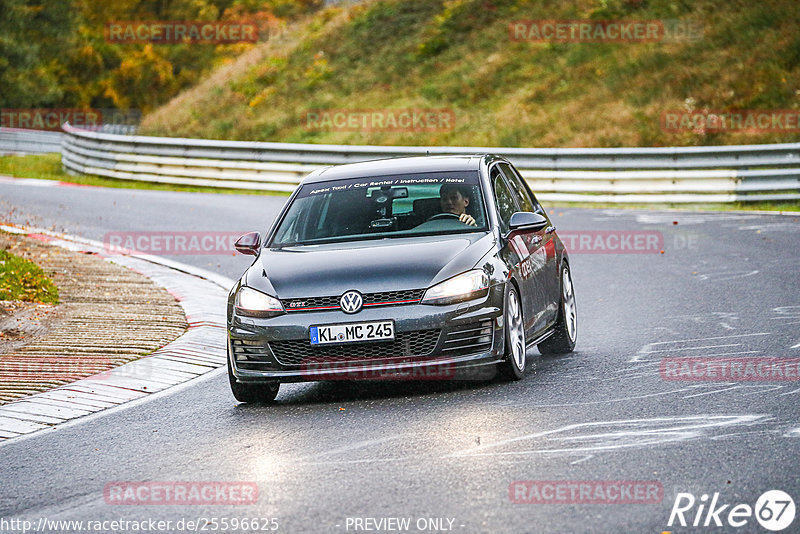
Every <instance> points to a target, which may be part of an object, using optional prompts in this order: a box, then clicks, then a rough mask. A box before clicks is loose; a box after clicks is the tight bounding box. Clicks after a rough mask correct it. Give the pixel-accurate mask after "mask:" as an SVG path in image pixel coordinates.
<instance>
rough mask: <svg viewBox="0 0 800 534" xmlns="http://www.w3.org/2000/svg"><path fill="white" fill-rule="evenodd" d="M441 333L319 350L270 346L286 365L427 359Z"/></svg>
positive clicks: (304, 345) (304, 344)
mask: <svg viewBox="0 0 800 534" xmlns="http://www.w3.org/2000/svg"><path fill="white" fill-rule="evenodd" d="M440 334H441V330H439V329H435V330H418V331H415V332H398V333H397V335H396V336H395V339H394V341H386V342H375V343H373V342H366V343H353V344H350V345H336V346H321V347H320V346H315V345H311V343H310V342H309V340H307V339H302V340H292V341H272V342H270V344H269V346H270V348H271V349H272V353H273V354H274V355H275V359H277V360H278V362H279V363H280V364H282V365H301V364H302V363H303V362H304V361H306V360H308V361H320V360H322V361H357V360H376V359H389V358H402V357H411V356H427V355H429V354H431V353H432V352H433V351H434V349H436V344H437V343H438V341H439V335H440Z"/></svg>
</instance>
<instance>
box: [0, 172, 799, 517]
mask: <svg viewBox="0 0 800 534" xmlns="http://www.w3.org/2000/svg"><path fill="white" fill-rule="evenodd" d="M284 200H285V198H284V197H261V196H230V195H210V194H189V193H187V194H183V193H163V192H151V191H130V190H119V189H117V190H114V189H101V188H74V187H32V186H27V185H24V186H23V185H11V184H0V220H3V221H10V222H15V223H20V224H23V223H27V224H31V225H37V226H43V227H54V228H55V229H56V230H59V231H67V232H70V233H73V234H77V235H81V236H84V237H89V238H92V239H99V240H102V239H103V236H104V235H105V234H106V233H107V232H122V231H124V232H137V231H168V232H173V231H236V232H239V231H241V232H244V231H248V230H263V229H266V228H267V227H268V225H269V223H270V222H271V221H272V219H273V217H274V216H275V214H276V213H277V211H278V210H279V209H280V207H281V205H282V204H283V202H284ZM551 216H552V219H553V221H554V222H555V224H556V225H557V227H558V229H559V233H562V232H563V233H565V234H567V233H568V232H570V231H573V232H574V231H577V232H580V233H581V234H586V233H589V232H600V233H594V234H591V235H592V236H596V235H608V234H603V233H602V231H642V230H643V231H650V232H657V233H659V234H658V235H660V238H659V246H660V247H661V249H663V250H664V253H663V254H661V253H660V250H650V251H646V253H638V254H629V253H626V254H620V253H608V252H606V253H598V251H597V250H596V248H595V249H594V250H593V253H590V252H589V251H588V250H583V251H576V250H573V251H572V253H571V259H572V271H573V277H574V283H575V290H576V295H577V299H578V314H579V334H578V335H579V339H578V345H577V350H576V351H575V352H574V353H573V354H571V355H569V356H562V357H547V358H543V357H540V356H539V355H538V352H537V351H536V350H535V349H532V350H530V351H529V353H528V356H529V358H530V359H531V360H532V363H531V369H530V370H529V372H528V374H527V376H526V377H525V379H524V380H522V381H521V382H515V383H503V382H499V381H491V382H475V383H430V382H423V383H400V382H392V383H325V384H298V385H288V386H286V385H284V386H283V388H282V390H281V393H280V395H279V397H278V402H277V404H276V405H273V406H248V405H241V404H237V403H236V402H235V401H234V399H233V397H232V396H231V394H230V391H229V389H228V384H227V379H226V377H225V376H224V374H223V373H220V372H218V373H214V374H213V375H212V376H211V377H210V378H206V379H202V380H201V381H198V382H197V383H192V384H190V385H189V386H188V387H183V388H179V389H178V390H176V391H174V392H171V393H169V394H166V395H154V396H152V397H151V398H149V399H147V400H146V401H144V402H140V403H136V404H134V405H132V406H129V407H125V408H123V409H118V410H112V411H111V412H108V413H105V414H102V415H100V416H96V417H92V418H89V419H87V420H83V421H79V422H77V423H76V424H72V425H69V426H66V427H63V428H61V429H59V430H57V431H53V432H50V433H40V434H37V435H34V436H33V437H30V438H27V439H19V440H13V441H11V442H8V443H7V444H5V445H2V446H0V479H2V486H0V519H9V518H17V519H19V518H26V519H30V520H31V521H34V522H35V523H38V521H39V520H40V518H47V520H51V521H52V520H76V521H84V522H87V521H96V520H114V519H121V520H128V521H133V520H135V521H142V520H148V519H154V520H163V521H168V520H169V521H172V524H171V525H170V527H171V531H180V530H178V529H177V528H176V523H177V522H178V521H180V520H181V519H183V520H184V521H188V520H194V521H196V520H198V519H199V518H206V519H211V518H217V520H218V521H221V519H222V518H226V519H227V520H228V522H229V523H230V522H231V521H232V519H234V518H237V519H241V518H245V517H246V518H262V519H269V518H276V519H277V525H278V532H365V531H371V532H391V531H393V532H397V531H409V532H419V531H423V532H436V531H438V532H444V531H447V530H445V529H446V528H449V529H451V530H452V531H455V532H465V533H466V532H537V533H538V532H542V533H545V532H546V533H551V532H564V533H571V532H598V533H599V532H653V533H659V532H662V531H674V532H768V530H765V529H764V528H763V527H761V526H760V525H759V524H758V522H757V520H756V519H755V518H754V517H750V518H746V519H747V523H746V524H745V525H744V526H742V527H740V528H738V529H736V528H733V527H731V526H725V527H723V528H713V527H711V526H709V527H703V526H702V523H703V521H705V519H706V516H705V514H703V516H702V517H701V520H700V522H699V523H700V526H698V527H692V526H688V527H686V528H682V527H680V526H679V525H677V524H673V525H672V526H671V527H670V526H668V520H669V518H670V511H671V509H672V507H673V503H674V501H675V497H676V494H678V493H681V492H683V493H692V494H693V495H694V496H695V497H696V498H697V499H698V504H699V499H700V497H701V495H703V494H707V495H710V496H711V495H713V494H714V493H715V492H718V493H719V496H718V507H719V506H721V505H723V504H729V505H730V506H729V507H728V508H727V509H726V510H725V511H724V512H723V513H722V514H720V516H719V517H720V519H721V520H722V521H723V522H725V521H727V514H728V512H729V511H730V509H731V508H732V507H733V506H735V505H736V504H740V503H744V504H749V505H750V506H753V505H755V503H756V500H757V499H758V498H759V496H760V495H761V494H762V493H764V492H765V491H767V490H772V489H778V490H783V491H785V492H787V493H788V494H789V495H790V496H792V497H793V498H794V499H795V501H797V500H798V498H800V482H799V481H798V468H797V458H798V457H800V408H798V406H799V405H800V403H798V401H800V382H798V381H796V380H789V381H765V380H760V381H746V382H731V381H721V380H712V379H708V380H703V381H674V380H665V379H664V378H663V377H662V375H661V374H660V373H659V366H660V365H661V363H662V361H664V359H665V358H676V357H704V358H715V359H728V358H800V326H798V325H800V289H799V287H800V270H799V269H798V259H799V257H800V252H798V251H800V218H798V217H788V216H769V215H759V214H745V215H742V214H726V213H709V214H692V213H668V212H652V211H644V210H626V211H621V210H592V209H556V210H552V212H551ZM675 222H677V224H674V223H675ZM604 242H605V243H608V241H607V240H606V241H604ZM568 244H569V243H568ZM578 248H580V247H578ZM584 248H585V247H584ZM172 259H175V260H178V261H183V262H186V263H190V264H192V265H196V266H199V267H203V268H206V269H210V270H213V271H216V272H219V273H220V274H223V275H225V276H228V277H230V278H236V277H238V276H239V274H240V273H241V272H242V271H243V270H244V269H245V268H246V267H247V265H248V263H249V262H248V259H247V258H246V257H243V256H233V255H231V254H230V253H227V252H226V253H224V254H217V255H202V256H201V255H195V256H188V255H184V256H173V257H172ZM620 480H625V481H642V482H650V483H651V484H656V485H657V487H659V488H663V492H661V490H659V498H658V499H657V500H656V502H653V503H631V504H619V503H608V504H575V503H565V502H559V503H515V502H512V499H511V498H510V494H509V488H510V487H512V488H515V487H516V486H517V485H515V482H516V481H595V482H602V481H620ZM117 481H157V482H161V481H163V482H175V481H242V482H254V483H256V484H257V486H258V499H257V502H256V503H255V504H251V505H230V504H218V505H193V506H192V505H139V506H127V505H126V506H122V505H115V504H109V503H107V502H106V499H104V494H103V490H104V488H105V487H106V486H107V485H108V484H109V483H113V482H117ZM512 485H513V486H512ZM595 485H596V484H595ZM536 487H537V488H544V485H541V484H540V485H538V486H536ZM593 487H594V486H593ZM606 487H607V486H606ZM523 488H528V486H523ZM662 493H663V495H662ZM513 495H515V490H512V492H511V496H513ZM519 495H523V496H524V495H527V497H528V498H532V497H531V495H532V494H530V493H520V494H519ZM609 495H610V494H609ZM709 500H710V499H709ZM684 503H685V501H684ZM707 507H708V506H707V505H706V508H707ZM697 509H698V505H695V506H694V507H693V508H692V509H691V510H689V511H687V512H686V513H685V517H686V519H687V521H688V522H689V524H691V522H692V521H694V517H695V512H696V511H697ZM366 518H372V519H374V521H375V522H370V521H366ZM387 518H395V519H409V520H410V523H409V527H408V529H407V530H404V527H403V524H402V523H397V522H394V520H393V521H392V522H388V523H387V522H386V519H387ZM382 519H383V520H384V522H383V523H380V526H382V527H392V528H394V530H389V529H387V528H384V529H382V530H377V529H375V527H376V526H378V523H376V522H378V521H381V520H382ZM358 520H360V521H358ZM434 520H435V521H434ZM451 520H452V521H451ZM203 524H205V523H203ZM203 524H201V525H200V526H203ZM218 524H220V523H218ZM275 524H276V523H275V522H273V523H270V522H268V521H266V522H265V521H262V522H261V523H260V524H259V529H258V530H259V531H262V530H261V527H265V529H264V530H263V531H267V530H266V529H268V528H273V527H274V526H275ZM711 524H712V525H713V521H712V522H711ZM798 525H800V519H795V521H794V523H792V524H791V525H790V526H789V527H788V528H787V529H786V530H784V531H783V532H798V531H800V527H798ZM75 526H76V525H73V526H72V527H73V528H72V529H69V528H63V525H62V526H61V527H59V528H51V530H52V531H69V530H74V531H77V529H76V528H75ZM86 526H87V525H86V524H84V527H86ZM129 526H130V525H129ZM182 526H183V527H185V526H186V525H185V523H184V524H183V525H182ZM194 526H195V527H196V526H197V525H194ZM205 526H206V529H205V530H206V531H214V529H213V523H208V524H206V525H205ZM239 526H241V525H239ZM218 528H220V529H221V524H220V527H218ZM367 528H371V529H372V530H367ZM184 530H186V529H185V528H184ZM197 530H200V529H197ZM246 530H247V531H253V530H255V529H252V528H248V529H246ZM217 531H226V532H237V531H238V532H241V531H243V530H242V529H238V530H237V529H234V528H231V527H229V528H228V529H227V530H217Z"/></svg>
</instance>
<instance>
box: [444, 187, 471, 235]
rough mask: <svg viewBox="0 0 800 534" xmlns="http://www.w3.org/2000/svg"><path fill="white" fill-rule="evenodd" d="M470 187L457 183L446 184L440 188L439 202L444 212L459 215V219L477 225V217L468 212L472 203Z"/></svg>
mask: <svg viewBox="0 0 800 534" xmlns="http://www.w3.org/2000/svg"><path fill="white" fill-rule="evenodd" d="M470 198H471V197H470V188H469V187H466V186H461V185H455V184H444V185H442V187H441V188H439V203H440V206H441V208H442V213H452V214H453V215H458V220H459V221H461V222H462V223H464V224H467V225H469V226H477V223H476V222H475V217H473V216H472V215H470V214H469V213H467V206H469V203H470Z"/></svg>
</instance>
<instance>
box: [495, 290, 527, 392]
mask: <svg viewBox="0 0 800 534" xmlns="http://www.w3.org/2000/svg"><path fill="white" fill-rule="evenodd" d="M504 317H505V335H506V349H505V360H504V361H503V362H502V363H500V371H501V373H502V375H503V376H504V377H505V378H507V379H509V380H520V379H521V378H522V375H523V374H524V373H525V324H524V322H523V320H522V304H521V303H520V299H519V293H517V289H516V288H515V287H513V286H511V287H510V288H509V289H508V291H507V293H506V299H505V315H504Z"/></svg>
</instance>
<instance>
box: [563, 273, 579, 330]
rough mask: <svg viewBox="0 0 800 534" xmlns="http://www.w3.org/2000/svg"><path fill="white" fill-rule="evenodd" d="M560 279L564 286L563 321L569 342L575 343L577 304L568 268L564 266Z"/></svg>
mask: <svg viewBox="0 0 800 534" xmlns="http://www.w3.org/2000/svg"><path fill="white" fill-rule="evenodd" d="M561 280H562V285H563V287H564V289H563V293H564V295H563V299H564V322H565V323H566V327H567V335H568V336H569V340H570V342H571V343H575V336H576V335H577V332H578V306H577V304H576V303H575V292H574V291H573V289H572V276H570V274H569V268H568V267H566V266H565V267H564V272H563V276H562V277H561Z"/></svg>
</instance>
